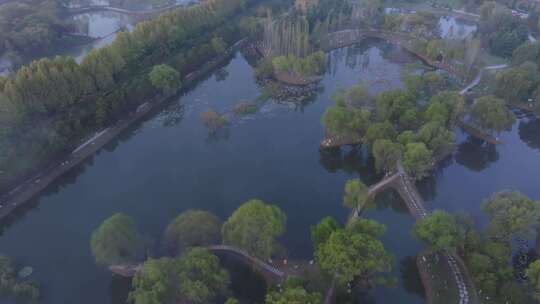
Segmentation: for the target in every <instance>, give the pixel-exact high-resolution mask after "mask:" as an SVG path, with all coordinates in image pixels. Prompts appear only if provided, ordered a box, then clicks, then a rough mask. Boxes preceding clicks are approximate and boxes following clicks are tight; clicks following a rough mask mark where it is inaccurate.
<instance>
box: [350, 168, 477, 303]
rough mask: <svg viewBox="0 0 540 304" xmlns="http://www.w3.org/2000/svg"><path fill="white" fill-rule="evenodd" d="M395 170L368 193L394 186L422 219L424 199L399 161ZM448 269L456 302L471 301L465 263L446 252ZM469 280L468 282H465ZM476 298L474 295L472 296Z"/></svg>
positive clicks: (358, 209) (415, 216)
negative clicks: (454, 290)
mask: <svg viewBox="0 0 540 304" xmlns="http://www.w3.org/2000/svg"><path fill="white" fill-rule="evenodd" d="M396 167H397V172H395V173H394V174H392V175H390V176H386V177H385V178H384V179H382V180H381V181H380V182H378V183H377V184H375V185H372V186H371V187H369V192H368V193H369V195H370V196H374V195H376V194H377V193H380V192H382V191H384V190H386V189H388V188H394V189H395V190H396V191H397V192H398V194H399V195H400V196H401V198H402V199H403V201H404V202H405V204H406V205H407V208H408V209H409V212H410V213H411V214H412V215H413V217H414V218H415V219H416V220H422V219H424V218H425V217H427V216H428V215H429V211H428V210H427V209H426V207H425V204H424V200H423V199H422V196H421V195H420V193H419V192H418V189H417V188H416V185H415V183H414V181H413V180H412V178H411V177H410V176H409V175H408V174H407V172H406V171H405V170H404V168H403V166H402V164H401V162H400V161H398V162H397V166H396ZM360 212H361V210H360V208H359V207H358V208H355V209H353V211H352V215H351V216H352V217H353V218H357V217H359V214H360ZM444 256H445V258H446V260H447V262H448V266H449V268H450V271H452V275H453V277H454V279H455V280H456V285H457V287H458V292H459V303H458V304H468V303H471V302H472V300H471V297H470V294H471V293H475V290H474V287H473V286H472V281H471V280H470V278H469V276H468V275H467V269H466V268H465V265H464V264H463V263H462V262H461V260H460V259H459V257H456V256H454V255H453V254H449V253H446V254H444ZM467 282H469V283H467ZM469 287H470V288H469ZM474 298H476V297H474Z"/></svg>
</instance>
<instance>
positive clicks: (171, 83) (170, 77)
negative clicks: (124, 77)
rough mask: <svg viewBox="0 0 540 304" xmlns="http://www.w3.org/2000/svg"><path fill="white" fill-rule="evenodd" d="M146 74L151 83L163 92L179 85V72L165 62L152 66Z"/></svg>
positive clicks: (172, 89) (174, 88)
mask: <svg viewBox="0 0 540 304" xmlns="http://www.w3.org/2000/svg"><path fill="white" fill-rule="evenodd" d="M148 76H149V77H150V82H151V83H152V85H153V86H154V87H156V88H157V89H160V90H162V91H163V92H172V91H174V90H176V89H177V88H178V87H179V86H180V73H178V71H177V70H175V69H174V68H172V67H170V66H168V65H166V64H160V65H156V66H154V67H153V68H152V71H150V74H149V75H148Z"/></svg>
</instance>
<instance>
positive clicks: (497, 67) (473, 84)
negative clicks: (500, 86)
mask: <svg viewBox="0 0 540 304" xmlns="http://www.w3.org/2000/svg"><path fill="white" fill-rule="evenodd" d="M507 67H508V64H499V65H491V66H487V67H484V68H483V69H481V70H480V71H478V74H476V77H475V78H474V79H473V80H472V81H471V83H469V84H468V85H467V86H465V87H464V88H463V89H462V90H461V91H459V94H460V95H465V94H467V92H469V91H470V90H471V89H472V88H474V87H476V86H477V85H478V84H479V83H480V80H481V79H482V74H483V72H484V71H493V70H500V69H505V68H507Z"/></svg>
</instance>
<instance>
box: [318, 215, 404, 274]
mask: <svg viewBox="0 0 540 304" xmlns="http://www.w3.org/2000/svg"><path fill="white" fill-rule="evenodd" d="M384 231H385V226H384V225H381V224H379V223H377V222H375V221H373V220H366V219H359V220H354V221H351V222H350V223H349V224H348V225H347V226H346V227H345V228H341V229H337V230H335V231H333V232H332V233H331V234H330V236H329V237H328V239H327V240H326V242H324V243H322V244H320V245H319V246H318V248H317V249H316V252H315V258H316V260H317V263H318V264H319V266H320V267H321V269H322V270H323V271H325V272H326V273H328V274H334V275H336V278H337V280H338V283H340V284H347V283H348V282H350V281H352V280H353V279H354V278H358V277H360V278H362V279H364V280H369V279H370V278H372V277H373V276H374V275H376V274H378V273H386V272H389V271H390V270H391V268H392V260H393V258H392V257H391V256H390V254H388V253H387V252H386V250H385V248H384V245H383V244H382V242H381V241H380V240H379V239H378V238H379V237H380V236H381V235H382V234H383V233H384Z"/></svg>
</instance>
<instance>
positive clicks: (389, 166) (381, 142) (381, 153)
mask: <svg viewBox="0 0 540 304" xmlns="http://www.w3.org/2000/svg"><path fill="white" fill-rule="evenodd" d="M372 150H373V151H372V154H373V157H374V158H375V169H376V170H377V172H390V171H392V170H394V169H395V168H396V163H397V161H398V160H400V159H401V154H402V150H403V147H402V146H401V145H400V144H397V143H394V142H392V141H390V140H388V139H378V140H376V141H375V143H374V144H373V149H372Z"/></svg>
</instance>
